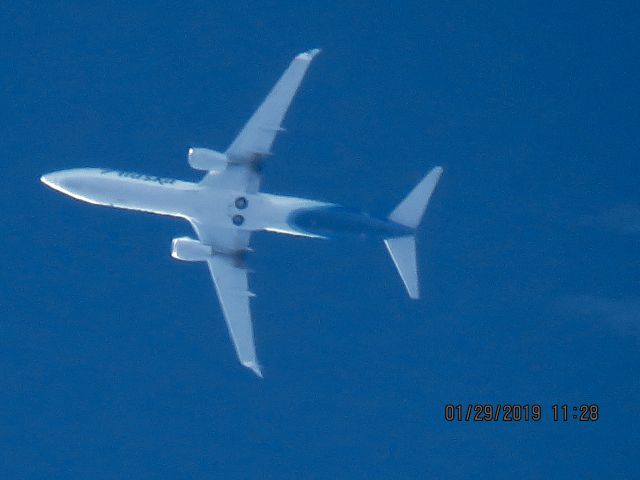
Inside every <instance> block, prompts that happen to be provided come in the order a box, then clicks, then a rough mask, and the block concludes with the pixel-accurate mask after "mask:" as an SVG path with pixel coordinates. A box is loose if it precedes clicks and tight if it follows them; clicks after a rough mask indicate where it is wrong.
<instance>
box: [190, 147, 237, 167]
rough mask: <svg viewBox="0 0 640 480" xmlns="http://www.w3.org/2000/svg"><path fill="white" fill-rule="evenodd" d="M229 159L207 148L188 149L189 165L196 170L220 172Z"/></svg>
mask: <svg viewBox="0 0 640 480" xmlns="http://www.w3.org/2000/svg"><path fill="white" fill-rule="evenodd" d="M228 161H229V159H228V158H227V156H226V155H225V154H224V153H220V152H216V151H215V150H209V149H208V148H190V149H189V165H191V167H192V168H195V169H196V170H205V171H214V172H220V171H222V170H224V169H225V168H226V167H227V163H228Z"/></svg>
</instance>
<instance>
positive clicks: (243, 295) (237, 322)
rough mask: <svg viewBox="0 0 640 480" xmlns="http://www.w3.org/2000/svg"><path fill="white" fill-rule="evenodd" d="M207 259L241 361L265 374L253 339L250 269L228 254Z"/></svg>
mask: <svg viewBox="0 0 640 480" xmlns="http://www.w3.org/2000/svg"><path fill="white" fill-rule="evenodd" d="M207 263H208V265H209V271H210V272H211V276H212V277H213V283H214V284H215V286H216V291H217V292H218V298H219V299H220V305H221V306H222V312H223V313H224V319H225V321H226V322H227V327H228V329H229V334H230V335H231V340H233V345H234V347H235V349H236V353H237V354H238V358H239V359H240V363H242V365H244V366H245V367H247V368H250V369H251V370H253V371H254V373H255V374H256V375H258V376H259V377H262V372H261V371H260V365H258V359H257V357H256V348H255V342H254V340H253V324H252V322H251V311H250V310H249V300H250V298H251V297H252V296H253V294H252V293H251V292H250V291H249V287H248V281H247V270H246V269H245V268H243V267H241V266H239V265H237V264H236V262H235V261H234V258H233V257H230V256H227V255H214V256H213V257H211V258H210V259H209V260H207Z"/></svg>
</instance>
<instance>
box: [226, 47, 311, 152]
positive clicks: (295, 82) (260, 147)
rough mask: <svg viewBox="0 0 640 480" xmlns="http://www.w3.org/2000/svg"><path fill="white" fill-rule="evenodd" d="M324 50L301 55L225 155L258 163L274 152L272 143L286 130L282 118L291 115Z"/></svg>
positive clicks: (286, 71) (283, 75)
mask: <svg viewBox="0 0 640 480" xmlns="http://www.w3.org/2000/svg"><path fill="white" fill-rule="evenodd" d="M319 52H320V50H318V49H315V50H310V51H308V52H305V53H301V54H299V55H297V56H296V57H295V58H294V59H293V61H292V62H291V64H290V65H289V67H288V68H287V69H286V70H285V72H284V73H283V74H282V76H281V77H280V79H279V80H278V82H277V83H276V84H275V86H274V87H273V89H272V90H271V92H269V95H267V98H265V99H264V101H263V102H262V104H261V105H260V106H259V107H258V109H257V110H256V111H255V113H254V114H253V116H252V117H251V118H250V119H249V121H248V122H247V123H246V125H245V126H244V128H243V129H242V130H241V131H240V133H239V134H238V136H237V137H236V138H235V140H234V141H233V143H232V144H231V145H230V146H229V148H228V149H227V151H226V152H225V153H226V155H227V157H228V158H229V159H230V160H231V161H232V162H238V163H246V162H254V161H256V160H259V159H260V158H262V157H264V156H265V155H269V154H270V153H271V144H272V143H273V141H274V139H275V137H276V135H277V133H278V132H279V131H280V130H282V126H281V124H282V119H283V118H284V116H285V114H286V113H287V109H288V108H289V105H290V104H291V100H292V99H293V97H294V95H295V93H296V91H297V90H298V87H299V86H300V83H301V82H302V79H303V78H304V75H305V73H306V71H307V68H309V64H310V63H311V60H313V57H315V56H316V55H317V54H318V53H319Z"/></svg>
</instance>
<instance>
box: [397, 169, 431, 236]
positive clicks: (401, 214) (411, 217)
mask: <svg viewBox="0 0 640 480" xmlns="http://www.w3.org/2000/svg"><path fill="white" fill-rule="evenodd" d="M441 175H442V167H435V168H433V169H432V170H431V171H430V172H429V173H428V174H427V175H426V176H425V177H424V178H423V179H422V180H421V181H420V183H419V184H418V185H416V186H415V187H414V189H413V190H411V192H410V193H409V195H407V196H406V197H405V199H404V200H403V201H402V202H400V205H398V206H397V207H396V208H395V210H394V211H393V212H391V214H390V215H389V219H391V220H393V221H394V222H396V223H399V224H401V225H405V226H407V227H410V228H416V227H417V226H418V225H420V221H421V220H422V216H423V215H424V211H425V210H426V209H427V205H428V203H429V199H430V198H431V194H432V193H433V191H434V190H435V188H436V185H437V184H438V180H440V176H441Z"/></svg>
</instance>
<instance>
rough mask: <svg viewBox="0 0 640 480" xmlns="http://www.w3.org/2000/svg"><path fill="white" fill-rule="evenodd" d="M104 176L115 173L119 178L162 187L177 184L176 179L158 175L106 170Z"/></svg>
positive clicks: (102, 172) (103, 170)
mask: <svg viewBox="0 0 640 480" xmlns="http://www.w3.org/2000/svg"><path fill="white" fill-rule="evenodd" d="M100 173H101V174H102V175H108V174H111V173H115V174H116V175H118V176H119V177H124V178H132V179H134V180H144V181H145V182H156V183H159V184H160V185H171V184H172V183H175V182H176V179H175V178H165V177H158V176H156V175H147V174H145V173H136V172H125V171H124V170H114V169H110V168H104V169H102V170H101V171H100Z"/></svg>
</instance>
